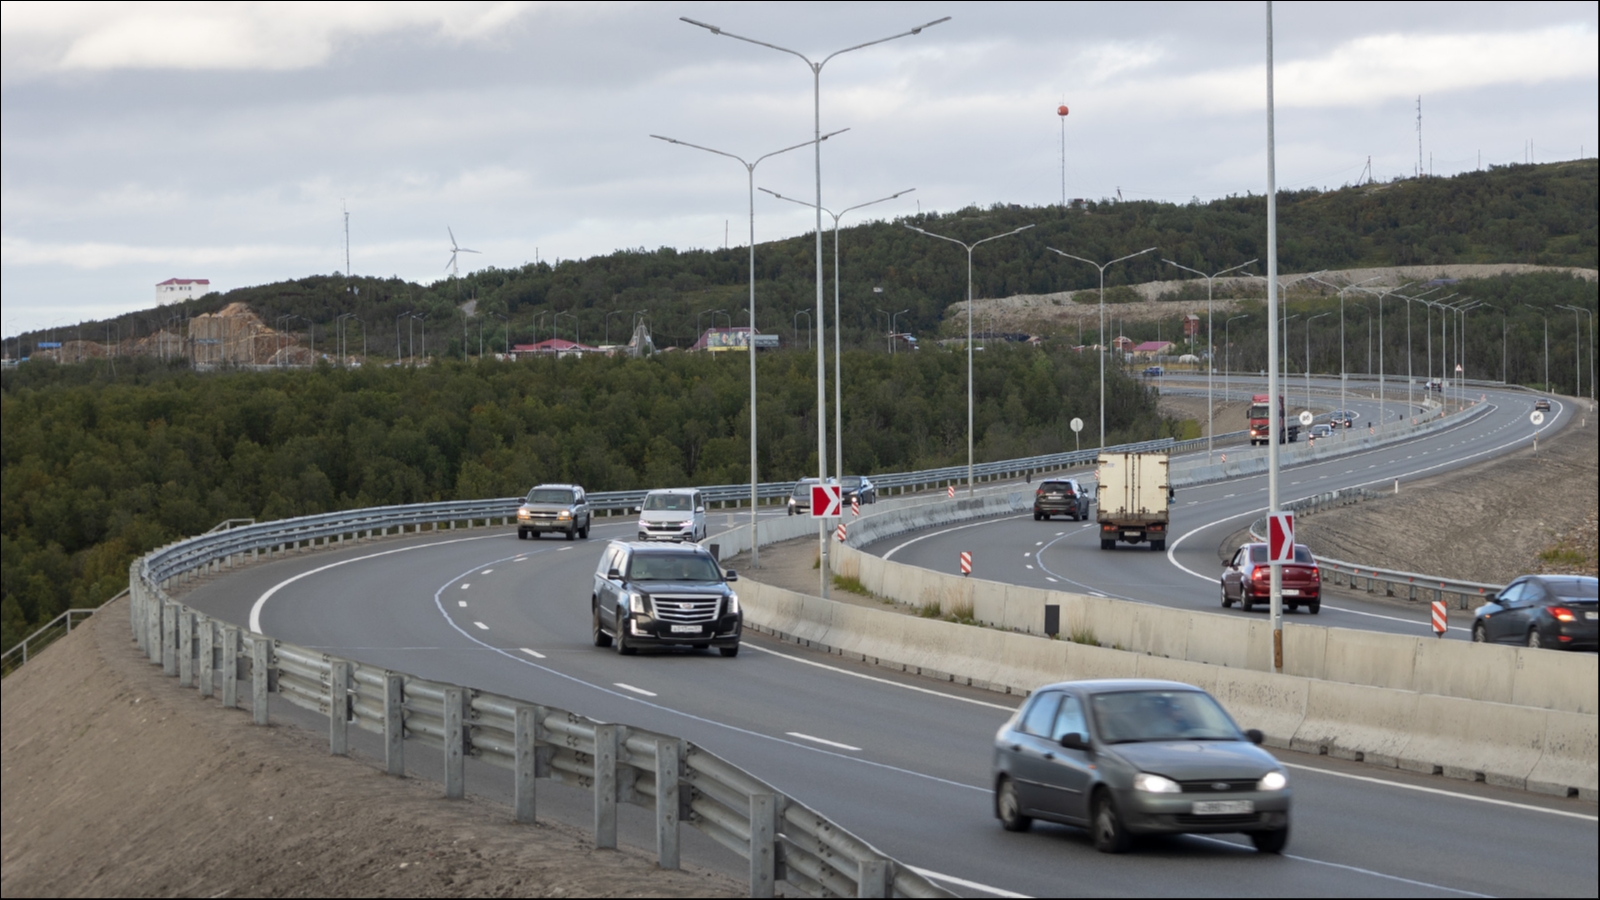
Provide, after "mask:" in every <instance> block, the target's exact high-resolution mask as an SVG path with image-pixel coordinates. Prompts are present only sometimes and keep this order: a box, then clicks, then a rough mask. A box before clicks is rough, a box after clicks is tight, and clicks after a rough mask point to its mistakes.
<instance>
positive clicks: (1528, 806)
mask: <svg viewBox="0 0 1600 900" xmlns="http://www.w3.org/2000/svg"><path fill="white" fill-rule="evenodd" d="M1280 763H1281V764H1282V765H1283V766H1284V767H1286V768H1290V769H1303V770H1305V771H1307V772H1316V773H1318V774H1320V775H1332V776H1333V777H1335V778H1348V779H1350V780H1351V781H1365V782H1367V783H1368V784H1381V785H1383V786H1385V787H1393V788H1401V789H1402V790H1407V791H1417V792H1419V793H1423V794H1438V795H1439V796H1442V797H1455V798H1456V799H1458V800H1471V801H1472V802H1474V803H1488V804H1492V805H1494V806H1509V807H1511V808H1512V809H1522V810H1527V811H1529V812H1540V813H1548V814H1549V815H1552V816H1566V817H1568V818H1571V819H1582V820H1584V821H1585V822H1595V821H1600V816H1592V815H1589V814H1588V813H1580V812H1572V811H1571V810H1566V809H1550V808H1549V807H1545V806H1536V805H1534V804H1532V803H1517V802H1515V801H1513V800H1500V799H1498V798H1495V797H1474V796H1473V795H1471V794H1463V793H1460V792H1458V791H1447V790H1444V789H1443V788H1435V787H1424V786H1422V785H1420V784H1406V783H1405V782H1403V781H1389V780H1387V779H1383V778H1373V777H1372V776H1370V775H1352V774H1350V773H1349V772H1335V771H1333V770H1332V769H1320V768H1317V767H1316V766H1303V765H1298V764H1296V763H1285V762H1281V761H1280Z"/></svg>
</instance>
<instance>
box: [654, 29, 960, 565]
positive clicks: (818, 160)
mask: <svg viewBox="0 0 1600 900" xmlns="http://www.w3.org/2000/svg"><path fill="white" fill-rule="evenodd" d="M679 19H680V20H682V21H684V22H687V23H689V24H690V25H695V26H698V27H700V28H704V29H706V30H707V31H709V32H711V33H712V34H716V35H722V36H723V37H730V38H733V39H734V40H736V41H744V42H745V43H747V44H755V45H756V46H758V47H766V48H767V49H769V50H776V51H778V52H779V53H787V54H789V55H790V56H793V57H795V58H797V59H799V60H800V61H801V62H803V63H805V64H806V68H808V69H810V70H811V119H812V128H813V135H814V139H813V140H814V143H815V169H816V178H817V210H816V211H817V323H816V324H817V479H818V482H819V483H821V484H827V483H828V417H827V393H826V390H827V386H826V384H825V383H824V381H825V378H826V370H825V369H824V367H823V359H822V357H823V351H822V348H823V346H824V344H826V343H827V341H826V339H825V336H824V334H823V331H822V328H823V322H822V316H823V309H822V67H823V66H826V65H827V64H828V63H829V62H830V61H831V60H832V59H833V58H834V57H836V56H840V55H842V54H845V53H849V52H851V51H853V50H861V49H865V48H867V47H872V46H876V45H878V44H882V43H886V42H888V41H893V40H898V39H899V38H903V37H910V36H912V35H915V34H921V33H922V31H923V29H925V28H932V27H933V26H935V25H938V24H940V23H941V22H948V21H950V17H949V16H945V17H943V18H940V19H935V20H933V21H932V22H926V23H924V24H922V25H918V26H916V27H915V28H912V29H911V30H909V31H902V32H900V33H899V34H891V35H889V36H888V37H882V38H878V39H876V40H871V41H866V42H864V43H860V44H854V45H852V46H849V47H845V48H844V49H842V50H835V51H833V52H832V53H829V54H828V55H827V56H824V57H823V58H822V59H821V60H818V61H815V62H814V61H812V59H811V57H809V56H806V55H805V54H804V53H801V52H799V51H797V50H790V49H789V48H788V47H780V46H778V45H777V44H773V43H769V42H767V41H759V40H756V39H755V38H750V37H745V36H743V35H738V34H734V33H733V32H731V31H724V30H722V29H721V28H720V27H718V26H716V25H710V24H707V23H705V22H697V21H695V20H694V19H691V18H688V17H687V16H680V17H679ZM750 326H751V327H752V328H754V327H755V322H754V320H752V321H751V323H750ZM752 355H754V351H752ZM750 539H751V543H754V542H755V534H754V533H753V532H752V533H751V535H750ZM817 547H818V550H819V552H820V553H821V563H822V565H821V567H820V568H821V573H820V577H821V579H822V596H823V597H826V596H828V574H829V571H830V570H829V568H828V528H827V523H826V520H824V519H818V520H817ZM751 559H752V561H754V556H752V557H751Z"/></svg>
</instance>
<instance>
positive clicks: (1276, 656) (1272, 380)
mask: <svg viewBox="0 0 1600 900" xmlns="http://www.w3.org/2000/svg"><path fill="white" fill-rule="evenodd" d="M1272 75H1273V72H1272V0H1267V397H1268V400H1267V512H1268V514H1269V515H1271V514H1274V513H1277V511H1278V437H1277V436H1278V434H1279V433H1280V429H1282V428H1283V427H1284V425H1283V421H1282V419H1283V411H1282V410H1281V409H1279V404H1278V397H1279V396H1281V395H1280V394H1279V393H1278V359H1277V356H1278V354H1277V350H1278V333H1277V332H1278V157H1277V148H1276V146H1275V143H1276V140H1277V139H1276V134H1275V123H1274V121H1273V118H1274V113H1275V110H1274V101H1273V96H1272ZM1283 433H1287V432H1283ZM1268 569H1269V570H1270V572H1271V580H1270V581H1269V582H1268V585H1269V591H1270V593H1269V594H1268V597H1269V598H1270V599H1269V607H1268V608H1269V609H1270V611H1271V618H1272V669H1273V671H1274V672H1278V673H1282V672H1283V566H1282V564H1280V563H1271V564H1269V565H1268Z"/></svg>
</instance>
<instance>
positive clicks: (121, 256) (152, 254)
mask: <svg viewBox="0 0 1600 900" xmlns="http://www.w3.org/2000/svg"><path fill="white" fill-rule="evenodd" d="M318 253H319V248H316V247H297V246H292V245H287V244H254V245H239V246H232V247H176V246H168V247H153V246H139V245H135V244H115V243H105V242H98V241H85V242H80V243H48V242H39V241H30V240H27V239H25V238H14V237H11V236H9V235H4V236H0V265H6V266H48V265H62V266H68V267H70V268H74V269H103V268H107V267H109V266H124V265H132V264H153V263H161V264H167V265H185V266H205V265H219V264H228V265H233V264H239V263H255V262H284V261H291V260H293V261H299V260H303V259H306V258H308V257H315V256H316V255H317V254H318Z"/></svg>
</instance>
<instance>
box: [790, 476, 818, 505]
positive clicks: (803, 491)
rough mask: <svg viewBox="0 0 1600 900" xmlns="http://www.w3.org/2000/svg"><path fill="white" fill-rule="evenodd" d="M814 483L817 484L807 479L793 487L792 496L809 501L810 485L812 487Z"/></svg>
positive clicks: (814, 480)
mask: <svg viewBox="0 0 1600 900" xmlns="http://www.w3.org/2000/svg"><path fill="white" fill-rule="evenodd" d="M816 483H817V480H816V479H815V478H807V479H806V480H804V481H802V482H800V483H798V484H796V485H795V486H794V496H796V497H801V498H804V499H806V500H810V499H811V487H812V485H814V484H816Z"/></svg>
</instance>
